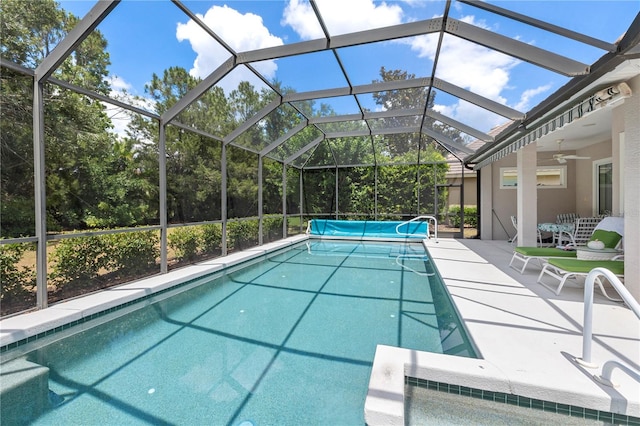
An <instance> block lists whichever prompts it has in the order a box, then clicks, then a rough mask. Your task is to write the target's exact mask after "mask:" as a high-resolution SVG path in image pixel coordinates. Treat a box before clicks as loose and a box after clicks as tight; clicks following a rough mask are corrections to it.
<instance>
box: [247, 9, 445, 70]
mask: <svg viewBox="0 0 640 426" xmlns="http://www.w3.org/2000/svg"><path fill="white" fill-rule="evenodd" d="M441 27H442V19H439V18H436V19H428V20H424V21H417V22H410V23H407V24H399V25H392V26H389V27H384V28H376V29H374V30H367V31H359V32H355V33H350V34H342V35H337V36H334V37H332V38H331V40H327V39H326V38H320V39H316V40H309V41H302V42H298V43H290V44H285V45H282V46H273V47H266V48H264V49H255V50H247V51H245V52H239V53H238V63H239V64H244V63H249V62H259V61H266V60H270V59H278V58H286V57H289V56H296V55H302V54H305V53H315V52H320V51H323V50H329V49H339V48H342V47H350V46H358V45H361V44H368V43H377V42H381V41H388V40H394V39H398V38H405V37H413V36H418V35H424V34H429V33H433V32H437V31H439V30H440V29H441Z"/></svg>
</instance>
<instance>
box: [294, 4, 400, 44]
mask: <svg viewBox="0 0 640 426" xmlns="http://www.w3.org/2000/svg"><path fill="white" fill-rule="evenodd" d="M317 5H318V9H319V10H320V13H321V15H322V18H323V20H324V21H325V24H326V25H327V28H328V30H329V32H330V33H331V34H330V35H338V34H345V33H349V32H353V31H362V30H368V29H371V28H379V27H386V26H389V25H396V24H399V23H401V22H402V8H401V7H400V6H398V5H388V4H386V3H384V2H383V3H378V4H375V3H374V2H373V1H371V0H321V1H318V2H317ZM282 24H283V25H289V26H291V28H293V30H294V31H295V32H296V33H298V35H299V36H300V38H302V39H303V40H312V39H317V38H322V37H324V34H323V32H322V29H321V27H320V24H319V23H318V20H317V19H316V16H315V14H314V13H313V9H312V8H311V5H310V4H309V3H307V2H303V1H301V0H291V1H290V2H289V3H288V4H287V6H286V8H285V11H284V16H283V18H282Z"/></svg>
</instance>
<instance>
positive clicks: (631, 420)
mask: <svg viewBox="0 0 640 426" xmlns="http://www.w3.org/2000/svg"><path fill="white" fill-rule="evenodd" d="M405 383H409V384H411V383H417V386H421V387H424V388H427V389H431V390H438V391H441V392H446V393H450V394H455V395H463V396H470V397H473V398H481V399H484V400H487V401H495V402H499V403H505V404H509V405H517V406H519V407H524V408H532V409H537V410H541V411H546V412H550V413H557V414H562V415H570V416H572V417H578V418H583V419H588V420H598V421H602V422H604V423H615V424H616V425H622V426H640V418H638V417H633V416H627V415H623V414H615V413H609V412H606V411H598V410H593V409H588V408H584V407H576V406H574V405H567V404H559V403H556V402H551V401H543V400H539V399H533V398H527V397H524V396H519V395H513V394H505V393H502V392H491V391H485V390H481V389H475V388H469V387H466V386H458V385H450V384H447V383H441V382H436V381H432V380H422V379H418V380H416V381H415V382H414V381H412V380H410V379H407V378H406V377H405Z"/></svg>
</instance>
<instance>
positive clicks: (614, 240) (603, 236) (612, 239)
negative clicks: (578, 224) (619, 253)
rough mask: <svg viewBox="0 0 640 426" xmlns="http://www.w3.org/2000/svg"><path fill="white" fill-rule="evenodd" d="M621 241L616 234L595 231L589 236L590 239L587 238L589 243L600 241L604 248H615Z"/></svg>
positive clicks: (601, 230) (619, 236)
mask: <svg viewBox="0 0 640 426" xmlns="http://www.w3.org/2000/svg"><path fill="white" fill-rule="evenodd" d="M621 239H622V236H621V235H620V234H618V233H617V232H614V231H605V230H603V229H596V230H595V231H593V234H591V238H589V241H595V240H598V241H602V242H603V243H604V246H605V247H606V248H616V246H617V245H618V243H619V242H620V240H621Z"/></svg>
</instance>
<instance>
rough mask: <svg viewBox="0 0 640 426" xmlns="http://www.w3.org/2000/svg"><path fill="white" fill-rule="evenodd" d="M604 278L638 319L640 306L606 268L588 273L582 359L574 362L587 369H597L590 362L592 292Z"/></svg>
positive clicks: (585, 286)
mask: <svg viewBox="0 0 640 426" xmlns="http://www.w3.org/2000/svg"><path fill="white" fill-rule="evenodd" d="M600 276H604V277H605V278H606V279H607V280H608V281H609V282H610V283H611V285H612V286H613V288H614V289H615V290H616V291H617V292H618V294H619V295H620V296H622V300H623V301H624V303H626V304H627V306H628V307H629V308H631V310H632V311H633V312H634V313H635V314H636V317H637V318H638V319H640V305H639V304H638V302H637V301H636V300H635V299H634V298H633V296H632V295H631V293H629V290H627V288H626V287H625V286H624V284H623V283H622V281H620V279H619V278H618V277H617V276H616V275H615V274H614V273H613V272H611V271H610V270H608V269H606V268H594V269H592V270H591V272H589V274H588V275H587V278H586V280H585V283H584V322H583V326H582V327H583V328H582V358H576V362H577V363H578V364H580V365H582V366H584V367H587V368H598V364H595V363H592V362H591V343H592V340H593V290H594V286H595V283H596V280H599V279H600Z"/></svg>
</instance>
